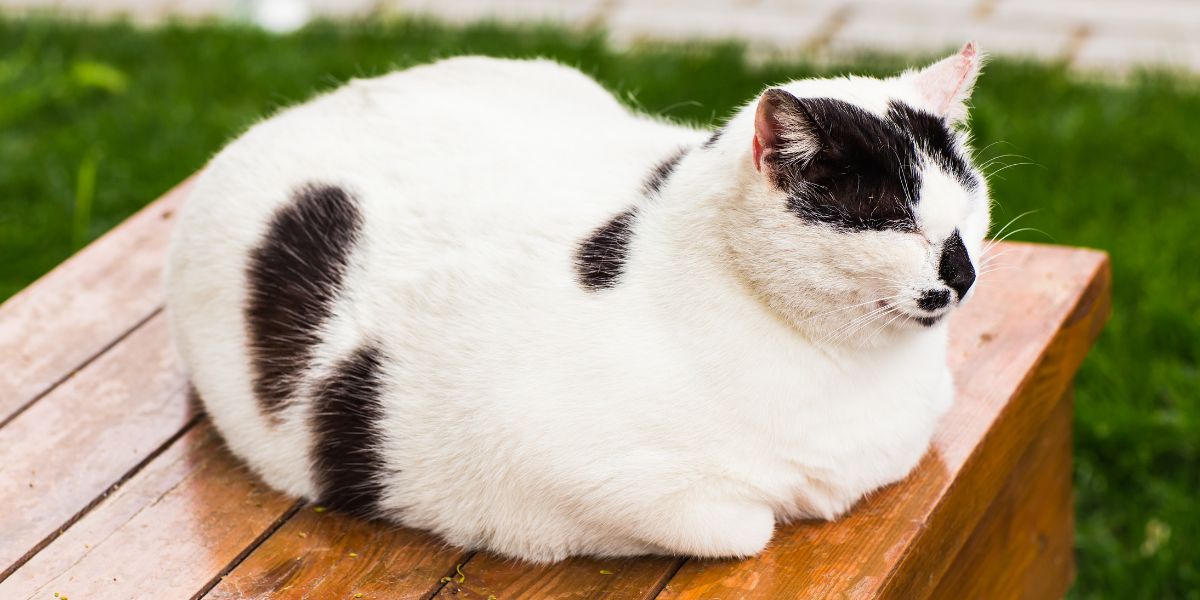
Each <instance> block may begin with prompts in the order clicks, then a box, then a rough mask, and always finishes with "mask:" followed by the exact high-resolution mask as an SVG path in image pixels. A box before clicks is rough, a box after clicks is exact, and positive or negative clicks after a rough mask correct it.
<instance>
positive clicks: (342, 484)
mask: <svg viewBox="0 0 1200 600" xmlns="http://www.w3.org/2000/svg"><path fill="white" fill-rule="evenodd" d="M382 358H383V357H382V352H381V351H380V350H379V348H378V347H376V346H374V345H365V346H362V347H360V348H358V349H357V350H355V351H354V352H353V353H352V354H351V355H350V356H349V357H347V358H345V359H343V360H342V361H340V362H339V363H337V364H336V365H335V366H334V368H333V372H332V373H331V374H330V375H329V377H328V378H327V379H326V380H325V381H324V382H323V383H322V384H321V385H320V387H319V388H318V389H317V392H316V394H314V396H313V401H312V416H311V419H312V430H313V434H314V442H313V443H314V447H313V464H314V467H315V468H314V471H315V473H316V477H317V482H318V489H319V490H320V502H321V503H322V504H324V505H325V506H328V507H330V508H334V509H337V510H341V511H344V512H348V513H351V514H356V515H360V516H364V517H371V516H375V514H376V513H377V511H378V508H379V500H380V498H381V497H382V495H383V482H382V481H381V480H380V474H381V472H382V469H383V456H382V447H381V445H382V443H383V435H382V433H381V430H380V420H381V419H382V418H383V404H382V401H381V394H382V386H381V383H380V378H381V373H380V368H381V366H382Z"/></svg>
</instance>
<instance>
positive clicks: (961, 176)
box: [888, 100, 979, 189]
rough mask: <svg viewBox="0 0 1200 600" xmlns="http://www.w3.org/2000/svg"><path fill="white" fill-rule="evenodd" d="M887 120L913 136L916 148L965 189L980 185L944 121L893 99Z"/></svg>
mask: <svg viewBox="0 0 1200 600" xmlns="http://www.w3.org/2000/svg"><path fill="white" fill-rule="evenodd" d="M888 119H890V120H891V121H892V122H893V123H896V124H897V125H899V126H900V127H901V128H902V129H904V130H905V131H907V132H908V133H909V134H910V135H912V137H913V140H914V141H915V142H916V144H917V147H918V148H920V149H921V152H923V153H924V154H925V155H926V156H928V157H929V158H931V159H932V160H933V161H934V162H936V163H937V164H938V166H940V167H941V168H942V169H943V170H945V171H946V173H948V174H949V175H951V176H952V177H954V178H955V179H957V180H958V181H959V182H960V183H962V185H963V187H965V188H967V189H974V188H975V187H976V186H978V185H979V182H978V181H977V180H976V178H975V174H974V172H973V171H972V170H971V167H970V165H968V164H967V161H966V159H964V158H963V157H962V155H961V154H959V153H958V150H957V148H956V144H955V140H954V132H953V131H951V130H950V126H949V125H948V124H947V123H946V121H945V119H942V118H940V117H938V116H937V115H934V114H932V113H929V112H925V111H923V110H919V109H917V108H913V107H912V106H909V105H907V104H905V103H903V102H897V101H895V100H893V101H892V102H891V103H890V104H889V106H888Z"/></svg>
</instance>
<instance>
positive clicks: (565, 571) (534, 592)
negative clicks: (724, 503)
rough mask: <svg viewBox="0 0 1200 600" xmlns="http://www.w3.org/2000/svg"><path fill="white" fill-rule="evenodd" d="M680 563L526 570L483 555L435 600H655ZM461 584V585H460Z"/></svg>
mask: <svg viewBox="0 0 1200 600" xmlns="http://www.w3.org/2000/svg"><path fill="white" fill-rule="evenodd" d="M682 562H683V561H682V559H677V558H672V557H664V556H654V557H634V558H620V559H616V558H571V559H568V560H565V561H563V562H560V563H556V564H553V565H529V564H526V563H521V562H519V561H514V560H507V559H504V558H500V557H497V556H496V555H494V554H485V553H481V554H478V555H476V556H474V557H473V558H472V559H471V560H470V562H468V563H467V564H465V565H463V567H462V575H461V576H460V575H458V574H456V576H455V577H452V578H451V579H450V581H449V582H447V583H446V586H445V587H443V588H442V589H441V590H440V591H439V592H438V594H437V596H435V598H446V599H450V598H454V599H462V600H487V599H488V598H492V599H494V600H495V599H501V598H503V599H511V598H546V599H550V598H562V599H564V600H565V599H568V598H571V599H575V598H622V599H630V600H633V599H649V598H653V597H654V596H655V595H656V594H657V593H658V591H659V590H660V589H662V586H663V585H664V584H665V583H666V581H667V579H668V578H670V576H671V574H672V573H674V572H675V570H676V569H678V568H679V565H680V564H682ZM460 580H461V581H460Z"/></svg>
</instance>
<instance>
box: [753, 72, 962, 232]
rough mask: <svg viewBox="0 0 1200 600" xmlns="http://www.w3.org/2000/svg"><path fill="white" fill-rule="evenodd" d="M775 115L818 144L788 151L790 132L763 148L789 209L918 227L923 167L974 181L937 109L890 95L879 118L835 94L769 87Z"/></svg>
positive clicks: (855, 225)
mask: <svg viewBox="0 0 1200 600" xmlns="http://www.w3.org/2000/svg"><path fill="white" fill-rule="evenodd" d="M763 101H765V102H770V103H771V104H770V106H771V112H770V114H771V115H772V118H773V119H775V121H776V123H777V126H778V127H780V128H783V129H786V128H787V127H789V126H791V127H795V126H797V125H796V124H801V125H800V126H801V127H803V128H804V130H805V131H804V132H802V134H803V135H807V136H808V137H810V138H811V139H812V141H813V144H814V145H815V146H816V151H815V152H813V153H811V155H809V156H792V155H789V148H788V145H787V144H788V142H787V139H788V136H786V135H779V136H778V137H779V139H780V140H782V141H781V142H780V144H779V147H777V148H770V149H767V151H766V152H765V153H764V161H765V162H766V164H767V165H768V168H769V170H770V174H771V176H772V178H773V180H774V182H775V184H776V186H777V187H779V188H780V189H782V190H783V191H785V192H786V193H787V195H788V208H789V209H790V210H791V211H792V212H794V213H796V214H797V215H799V216H801V217H802V218H804V219H807V220H810V221H815V222H821V223H828V224H830V225H833V226H835V227H837V228H839V229H843V230H848V231H870V230H874V231H879V230H884V229H891V230H898V231H915V230H916V227H917V224H916V207H917V203H918V202H919V201H920V197H919V195H920V191H921V166H922V163H923V162H925V161H927V160H928V161H933V163H934V164H936V165H938V166H939V167H940V168H942V169H944V170H945V171H946V172H947V173H948V174H950V175H951V176H953V177H955V178H956V179H958V180H959V181H960V182H962V184H963V186H964V187H967V188H968V189H970V188H972V187H974V186H977V185H978V180H977V175H976V173H975V171H973V170H972V168H971V167H970V165H969V164H968V163H967V161H966V159H965V158H963V157H962V156H961V155H960V154H959V153H958V152H957V150H956V147H955V140H954V134H953V132H952V131H951V129H950V127H949V125H948V124H947V123H946V122H945V121H944V120H943V119H940V118H938V117H937V116H935V115H932V114H930V113H926V112H923V111H920V110H917V109H915V108H912V107H910V106H907V105H905V104H902V103H899V102H892V103H891V105H890V107H889V110H888V115H887V118H881V117H878V116H876V115H874V114H871V113H870V112H867V111H866V110H863V109H861V108H858V107H857V106H854V105H853V104H850V103H848V102H843V101H841V100H834V99H832V98H796V97H795V96H792V95H791V94H789V93H787V92H785V91H783V90H779V89H773V90H768V92H767V93H766V94H765V95H764V99H763Z"/></svg>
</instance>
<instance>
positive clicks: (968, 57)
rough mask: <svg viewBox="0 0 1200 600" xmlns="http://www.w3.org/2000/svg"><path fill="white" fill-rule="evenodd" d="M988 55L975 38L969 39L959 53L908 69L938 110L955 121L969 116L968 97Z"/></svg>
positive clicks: (929, 104)
mask: <svg viewBox="0 0 1200 600" xmlns="http://www.w3.org/2000/svg"><path fill="white" fill-rule="evenodd" d="M983 61H984V55H983V53H981V52H980V51H979V47H978V46H977V45H976V44H975V42H967V44H966V45H965V46H963V47H962V50H959V51H958V54H954V55H952V56H948V57H946V58H943V59H942V60H939V61H937V62H935V63H933V64H932V65H929V66H928V67H925V68H924V69H921V70H919V71H915V72H909V73H906V74H905V75H904V76H903V77H904V78H905V79H908V80H910V81H911V82H912V84H913V87H914V88H916V90H917V93H918V94H919V95H920V96H921V98H922V99H923V100H924V101H925V104H926V106H927V107H928V108H929V109H930V110H932V111H933V113H934V114H936V115H938V116H939V117H942V118H944V119H946V120H948V121H950V122H951V123H961V122H963V121H966V119H967V100H968V99H970V97H971V90H972V88H974V87H975V80H976V79H977V78H978V77H979V70H980V68H982V67H983Z"/></svg>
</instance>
